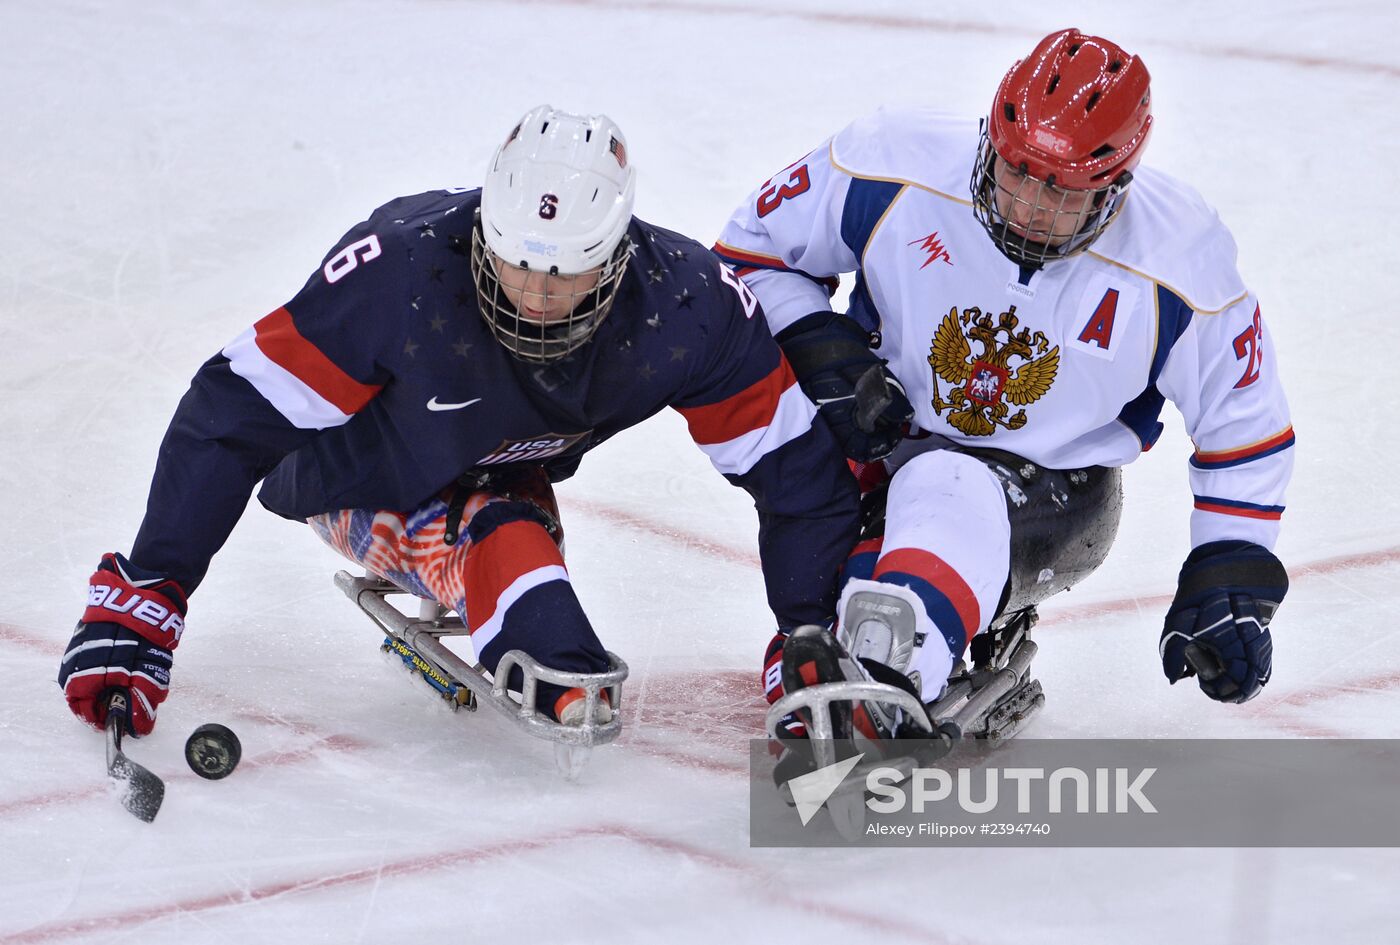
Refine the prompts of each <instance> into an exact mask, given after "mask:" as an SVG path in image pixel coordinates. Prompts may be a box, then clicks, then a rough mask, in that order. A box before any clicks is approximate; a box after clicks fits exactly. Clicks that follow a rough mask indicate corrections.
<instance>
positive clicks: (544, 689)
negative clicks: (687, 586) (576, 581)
mask: <svg viewBox="0 0 1400 945" xmlns="http://www.w3.org/2000/svg"><path fill="white" fill-rule="evenodd" d="M462 520H463V522H464V525H465V528H464V530H463V531H464V533H463V535H462V537H461V538H460V539H459V540H458V541H457V543H456V544H455V545H447V544H444V543H443V533H444V532H445V530H446V521H447V502H446V501H445V499H442V498H439V499H434V500H433V501H431V502H429V503H427V504H426V505H424V506H423V507H422V508H420V509H418V510H416V511H414V512H412V513H410V514H408V515H405V514H403V513H400V512H389V511H371V510H367V509H346V510H342V511H339V512H331V513H328V514H325V515H318V516H315V517H313V518H311V519H309V520H308V521H309V523H310V525H311V527H312V528H313V529H314V530H315V532H316V534H317V535H319V536H320V537H321V539H322V540H323V541H325V542H326V543H327V544H329V545H330V546H331V547H332V548H334V549H335V550H336V551H338V552H339V553H340V554H342V555H344V556H345V557H346V558H349V559H350V560H351V561H354V562H356V563H358V564H360V565H363V566H364V567H365V568H366V569H368V570H369V571H371V572H373V573H375V574H378V575H379V576H381V577H383V578H385V579H386V580H388V581H390V582H391V583H393V584H395V585H396V586H398V587H400V588H402V589H403V590H404V591H406V592H408V593H411V594H415V595H417V596H419V597H423V598H428V599H431V600H436V601H438V602H439V603H440V604H442V605H443V606H445V607H447V608H449V609H451V610H454V611H456V612H457V613H459V614H461V615H462V616H463V618H464V620H465V621H466V624H467V627H468V629H469V630H470V631H471V640H472V647H473V649H474V650H475V652H476V656H477V659H478V660H480V661H481V664H482V665H483V666H484V667H485V668H486V669H487V670H490V671H494V669H495V667H496V664H497V663H498V662H499V661H500V658H501V656H502V655H504V654H505V653H506V652H507V651H509V650H515V649H518V650H523V651H524V652H525V653H527V654H528V655H530V656H532V657H534V658H535V659H536V660H538V661H540V662H541V663H543V664H544V665H545V666H549V667H551V668H554V669H561V670H566V671H572V672H586V673H597V672H604V671H606V670H607V669H608V659H607V654H606V653H605V652H604V650H603V646H602V643H601V642H599V640H598V637H597V635H596V634H595V633H594V631H593V627H592V625H591V624H590V623H589V621H588V618H587V616H586V615H585V614H584V612H583V608H582V606H581V605H580V604H579V601H578V598H577V596H576V595H575V594H574V590H573V587H572V585H571V584H570V583H569V575H568V571H567V570H566V569H565V567H564V558H563V555H562V553H561V552H560V550H559V546H558V545H557V544H556V543H555V541H554V539H553V538H551V537H550V534H549V531H548V530H547V529H546V527H545V522H546V520H547V519H546V516H545V515H544V514H543V513H542V512H541V511H540V509H539V508H538V507H537V506H536V505H534V504H533V503H530V502H521V501H513V500H509V499H505V498H502V497H499V496H495V495H492V494H489V493H474V494H473V495H472V496H471V497H470V499H468V501H467V504H466V507H465V509H464V511H463V515H462ZM520 682H521V680H520V678H519V674H518V672H517V673H516V677H515V678H513V679H512V680H511V682H510V685H511V686H512V687H515V688H517V689H518V688H519V686H520ZM563 694H564V690H562V689H560V688H558V687H555V686H550V685H547V684H543V683H542V684H541V685H540V687H539V695H538V704H539V706H540V708H542V709H544V710H545V711H547V712H553V711H554V709H555V703H556V702H557V701H558V699H559V697H560V696H562V695H563Z"/></svg>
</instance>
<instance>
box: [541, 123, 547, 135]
mask: <svg viewBox="0 0 1400 945" xmlns="http://www.w3.org/2000/svg"><path fill="white" fill-rule="evenodd" d="M548 130H549V122H545V123H544V124H543V125H540V134H544V133H545V132H546V131H548Z"/></svg>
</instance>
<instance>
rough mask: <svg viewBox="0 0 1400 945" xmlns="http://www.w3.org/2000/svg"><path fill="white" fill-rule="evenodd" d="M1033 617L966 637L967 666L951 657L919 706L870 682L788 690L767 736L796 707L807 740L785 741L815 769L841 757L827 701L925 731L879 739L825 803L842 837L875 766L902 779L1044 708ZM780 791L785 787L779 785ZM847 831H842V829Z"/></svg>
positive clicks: (1008, 732) (776, 734) (1011, 618)
mask: <svg viewBox="0 0 1400 945" xmlns="http://www.w3.org/2000/svg"><path fill="white" fill-rule="evenodd" d="M1037 619H1038V615H1037V613H1036V611H1035V608H1034V607H1030V608H1027V609H1025V610H1021V611H1018V612H1016V613H1013V614H1008V615H1006V616H1005V617H1003V618H1002V619H1001V620H999V621H997V623H996V624H994V625H993V626H992V627H991V628H990V629H989V630H988V631H987V632H986V633H985V634H980V635H978V636H976V637H974V638H973V640H972V644H971V646H970V655H971V657H972V666H971V668H968V666H967V663H966V661H965V660H963V659H959V660H958V662H957V663H956V665H954V667H953V671H952V673H951V674H950V675H949V677H948V684H947V686H946V687H945V688H944V690H943V694H942V695H941V696H940V697H939V698H938V699H937V700H935V701H933V702H931V703H928V704H927V705H920V704H919V701H918V700H917V699H916V698H914V697H913V696H912V695H910V694H908V693H906V692H904V691H902V690H899V689H896V688H895V687H893V686H888V685H884V684H882V683H875V682H846V681H843V682H830V683H822V684H819V685H815V686H808V687H806V688H804V689H799V690H798V691H797V692H790V693H787V694H786V695H784V696H783V697H782V698H781V699H779V700H778V701H777V702H775V703H774V704H773V706H772V707H771V708H770V709H769V710H768V715H767V717H766V719H765V727H766V728H767V730H768V735H769V737H770V738H781V734H780V732H781V723H782V720H783V719H784V718H785V717H786V716H787V715H789V714H790V713H793V712H797V711H798V710H801V711H802V714H803V716H804V717H805V718H806V719H810V722H809V723H808V732H807V734H808V741H809V743H810V744H809V745H804V744H802V743H800V742H799V743H793V742H791V741H788V742H786V744H788V745H789V746H792V747H794V748H798V749H800V750H804V751H805V750H806V749H808V748H810V753H811V758H810V759H809V760H808V761H807V764H808V765H809V766H810V767H812V768H823V767H826V766H827V765H831V764H835V763H836V762H837V761H839V760H841V759H840V758H838V757H837V752H838V748H837V744H836V743H835V742H834V741H833V740H832V738H833V732H832V725H831V713H830V709H831V705H832V703H839V702H849V703H854V702H858V701H874V702H881V703H884V704H886V705H893V706H897V707H898V708H900V709H901V710H902V711H903V713H904V722H905V724H906V726H912V727H914V728H917V729H919V730H922V731H923V732H926V733H928V736H927V738H901V739H895V740H891V741H882V742H880V743H879V746H878V747H879V748H881V749H882V751H881V752H876V753H875V754H877V755H883V757H877V758H875V759H874V760H869V761H863V762H862V763H861V764H860V765H857V766H856V767H855V768H854V769H853V770H852V773H851V774H850V775H848V776H847V777H846V779H845V780H844V782H843V788H842V789H841V790H838V791H837V792H836V793H835V794H833V795H832V797H831V798H830V800H829V801H828V802H827V807H828V809H829V811H830V812H831V816H832V820H833V821H834V822H835V823H836V826H837V829H838V830H840V831H841V832H842V833H843V834H844V835H847V836H857V835H858V834H859V830H860V828H861V826H862V825H863V824H864V816H865V815H864V799H865V794H864V788H863V785H864V784H865V776H866V775H867V774H869V773H870V772H871V771H873V770H875V769H877V768H895V769H898V770H899V771H901V772H902V773H903V774H904V776H905V777H906V778H907V777H909V776H911V775H912V773H913V771H914V769H915V768H917V767H918V766H919V765H920V764H921V763H930V762H933V761H936V760H937V759H939V758H941V757H943V756H944V755H946V754H948V753H949V752H950V751H952V750H953V748H954V747H955V746H956V745H957V743H958V742H960V741H962V740H964V739H979V740H984V741H985V742H986V743H987V745H988V747H993V748H994V747H996V746H997V745H998V744H999V743H1001V742H1002V741H1004V740H1005V739H1008V738H1011V737H1012V736H1013V735H1015V734H1016V733H1017V732H1019V731H1020V730H1021V729H1022V728H1023V727H1024V726H1025V724H1026V722H1027V721H1028V720H1029V719H1030V718H1031V716H1033V715H1034V714H1035V713H1037V712H1039V711H1040V709H1041V708H1043V707H1044V705H1045V694H1044V692H1043V691H1042V689H1041V685H1040V681H1039V680H1036V679H1032V678H1031V677H1030V665H1031V660H1032V659H1033V658H1034V657H1035V654H1036V650H1037V647H1036V644H1035V643H1034V642H1033V641H1032V640H1031V639H1030V632H1031V628H1032V627H1034V626H1035V623H1036V620H1037ZM780 790H783V791H786V790H787V787H786V786H785V785H782V786H780ZM848 831H849V832H848Z"/></svg>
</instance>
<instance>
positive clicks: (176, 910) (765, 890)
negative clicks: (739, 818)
mask: <svg viewBox="0 0 1400 945" xmlns="http://www.w3.org/2000/svg"><path fill="white" fill-rule="evenodd" d="M591 839H597V840H606V839H621V840H626V841H628V842H631V843H635V844H637V845H638V846H643V847H648V848H650V849H653V850H658V851H661V852H664V853H668V854H674V855H677V856H681V857H684V858H686V859H689V860H692V861H695V862H697V863H701V864H704V865H706V866H709V867H711V868H713V869H716V870H721V871H727V872H735V873H740V874H745V875H746V876H748V877H750V878H751V879H757V880H761V882H754V883H751V884H746V886H745V888H746V889H752V890H754V891H755V894H756V898H759V899H761V900H763V901H767V902H773V903H782V904H783V905H784V906H785V907H788V908H795V909H799V910H801V911H802V912H804V913H808V914H811V913H817V914H820V915H825V916H829V917H830V918H832V919H836V920H839V921H842V922H848V923H851V924H853V925H857V926H859V927H860V928H861V929H863V930H870V929H873V930H879V931H884V932H887V933H895V934H901V935H907V936H910V937H913V938H916V939H919V940H922V941H927V942H931V943H935V945H937V943H943V942H946V941H947V940H946V939H943V938H942V937H940V936H937V935H935V934H934V933H932V932H930V931H929V930H928V929H925V928H924V927H922V926H919V925H915V924H912V923H907V922H902V921H899V920H897V919H892V918H890V917H888V916H885V915H881V914H878V913H875V912H863V911H860V910H857V909H850V908H845V907H842V906H837V905H832V904H830V903H825V902H820V901H817V900H813V899H808V898H805V897H801V896H797V895H794V894H791V893H788V892H787V891H786V890H785V889H784V888H783V882H782V881H781V880H780V879H779V878H777V877H774V876H771V875H769V874H767V873H766V872H764V871H761V870H759V869H758V868H757V867H755V866H754V865H752V864H749V863H746V862H744V861H743V860H740V859H737V858H735V857H730V856H726V855H724V854H721V853H717V852H715V851H712V850H706V849H704V848H702V847H697V846H694V845H693V844H689V843H686V842H685V841H682V840H674V839H671V838H668V837H661V836H657V835H655V834H652V833H648V832H646V831H644V830H639V829H637V828H635V827H629V826H626V825H623V824H600V825H597V826H592V827H580V828H577V829H572V830H562V831H559V832H556V833H552V834H545V835H543V836H538V837H519V836H517V837H512V838H509V839H505V840H501V841H498V842H495V843H485V844H480V845H477V846H470V847H465V848H461V849H456V850H446V851H442V852H439V853H431V854H425V855H422V856H415V857H409V858H407V859H403V860H398V861H396V862H392V863H380V864H377V865H375V866H370V867H364V868H362V869H355V870H349V871H347V872H343V873H334V874H330V875H321V876H309V877H305V878H302V879H292V880H283V881H280V882H273V883H266V884H264V885H262V886H257V887H254V888H252V889H246V888H245V889H239V890H237V891H228V892H215V893H209V894H207V895H203V896H195V897H192V898H189V899H184V900H181V901H179V902H166V903H161V904H160V905H153V906H146V907H143V908H139V909H131V910H128V911H126V912H117V913H111V914H108V915H100V916H89V917H86V918H81V919H69V920H61V921H57V922H49V923H45V924H42V925H37V926H34V927H33V928H30V929H25V930H24V931H19V932H11V933H9V934H7V935H0V945H34V943H39V942H51V941H54V940H56V939H61V938H64V937H66V936H70V935H82V934H86V933H90V932H95V931H99V930H100V931H101V932H103V933H104V934H107V935H110V934H111V933H113V932H116V931H120V930H123V929H130V928H134V927H136V926H140V925H144V924H145V923H148V922H156V921H159V920H161V919H165V918H169V917H171V916H175V915H187V914H191V913H199V912H208V911H211V910H214V909H223V908H229V907H234V906H244V905H250V904H253V903H257V902H261V901H263V900H267V899H272V898H275V897H278V896H287V895H293V894H297V893H314V892H320V891H322V890H327V889H338V888H342V887H347V886H357V885H362V884H365V883H378V882H381V881H382V880H384V879H386V878H389V879H394V878H399V877H407V876H416V875H420V874H423V873H431V872H436V871H439V870H444V869H452V868H454V867H458V866H464V865H465V866H475V865H479V864H482V863H488V862H490V861H492V860H497V859H500V858H502V857H516V856H518V855H519V854H521V853H522V852H534V851H540V850H548V849H551V848H553V847H557V846H559V845H560V844H563V843H567V842H570V841H574V840H591Z"/></svg>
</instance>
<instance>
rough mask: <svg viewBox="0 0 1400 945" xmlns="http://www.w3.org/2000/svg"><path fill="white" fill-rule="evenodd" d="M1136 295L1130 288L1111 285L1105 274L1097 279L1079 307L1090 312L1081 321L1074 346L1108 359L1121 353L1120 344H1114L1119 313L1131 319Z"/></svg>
mask: <svg viewBox="0 0 1400 945" xmlns="http://www.w3.org/2000/svg"><path fill="white" fill-rule="evenodd" d="M1136 299H1137V296H1136V294H1135V293H1134V292H1133V291H1132V289H1130V288H1126V287H1120V286H1111V285H1108V284H1106V282H1105V280H1104V279H1103V278H1099V279H1096V280H1094V282H1093V283H1091V284H1090V286H1089V289H1088V291H1086V292H1085V293H1084V296H1083V303H1081V304H1082V305H1083V308H1081V309H1080V311H1084V310H1085V309H1088V311H1089V316H1088V317H1087V318H1085V319H1084V321H1083V322H1082V323H1080V325H1079V333H1078V334H1077V335H1075V336H1074V349H1075V350H1077V351H1083V352H1085V353H1087V354H1092V355H1093V356H1094V357H1096V358H1102V359H1104V360H1105V361H1111V360H1113V358H1114V356H1115V355H1116V354H1117V353H1118V346H1116V345H1115V344H1114V341H1115V338H1116V336H1115V333H1114V332H1115V329H1117V328H1119V327H1120V326H1119V324H1118V313H1119V312H1122V313H1123V317H1124V319H1125V320H1126V319H1128V317H1129V313H1130V312H1131V311H1132V310H1133V303H1134V302H1135V301H1136ZM1080 317H1083V316H1080ZM1071 324H1073V323H1071ZM1071 330H1073V329H1071ZM1120 333H1121V332H1120Z"/></svg>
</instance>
